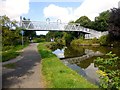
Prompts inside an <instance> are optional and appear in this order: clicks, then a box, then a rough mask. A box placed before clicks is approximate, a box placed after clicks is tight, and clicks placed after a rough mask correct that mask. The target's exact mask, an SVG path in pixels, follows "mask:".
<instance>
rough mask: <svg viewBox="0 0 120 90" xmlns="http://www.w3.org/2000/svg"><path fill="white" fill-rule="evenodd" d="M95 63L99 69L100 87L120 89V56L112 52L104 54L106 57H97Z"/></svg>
mask: <svg viewBox="0 0 120 90" xmlns="http://www.w3.org/2000/svg"><path fill="white" fill-rule="evenodd" d="M94 61H95V64H96V65H97V66H98V68H99V69H100V70H99V71H98V72H99V74H100V79H101V85H100V86H101V88H109V89H120V67H119V64H120V58H119V57H117V56H116V55H115V54H112V52H109V53H107V54H106V58H100V57H98V58H97V59H96V60H94Z"/></svg>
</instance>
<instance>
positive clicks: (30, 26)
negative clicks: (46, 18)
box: [22, 21, 108, 38]
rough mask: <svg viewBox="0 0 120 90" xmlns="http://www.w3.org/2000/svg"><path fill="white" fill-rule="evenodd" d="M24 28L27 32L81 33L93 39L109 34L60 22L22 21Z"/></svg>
mask: <svg viewBox="0 0 120 90" xmlns="http://www.w3.org/2000/svg"><path fill="white" fill-rule="evenodd" d="M22 28H24V29H27V30H43V31H44V30H46V31H48V30H49V31H50V30H51V31H54V30H55V31H56V30H57V31H81V32H84V33H86V34H90V36H91V38H92V37H97V38H99V37H100V36H102V35H106V34H108V32H107V31H106V32H101V31H96V30H93V29H89V28H85V27H83V26H80V24H79V23H61V22H60V23H58V22H40V21H22Z"/></svg>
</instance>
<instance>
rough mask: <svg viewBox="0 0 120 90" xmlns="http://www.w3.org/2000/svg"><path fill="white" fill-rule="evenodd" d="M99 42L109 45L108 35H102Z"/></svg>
mask: <svg viewBox="0 0 120 90" xmlns="http://www.w3.org/2000/svg"><path fill="white" fill-rule="evenodd" d="M99 42H100V44H101V45H103V46H106V45H108V35H104V36H101V37H100V39H99Z"/></svg>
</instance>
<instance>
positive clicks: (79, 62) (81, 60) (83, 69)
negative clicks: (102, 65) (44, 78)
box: [53, 45, 120, 85]
mask: <svg viewBox="0 0 120 90" xmlns="http://www.w3.org/2000/svg"><path fill="white" fill-rule="evenodd" d="M110 51H112V52H113V53H114V54H116V55H117V56H119V55H120V54H119V53H120V50H119V47H104V46H75V45H74V46H63V47H62V48H61V47H59V45H58V47H57V46H56V47H55V49H53V53H54V54H55V55H57V57H58V58H60V59H61V61H62V62H63V63H64V64H65V65H66V66H68V67H69V68H71V69H72V70H74V71H75V72H77V73H78V74H79V75H82V76H83V77H85V78H86V79H87V80H88V81H90V82H91V83H93V84H97V85H99V84H100V82H99V74H98V73H97V70H98V67H97V66H96V64H95V62H94V60H96V58H97V57H104V55H105V54H106V53H108V52H110Z"/></svg>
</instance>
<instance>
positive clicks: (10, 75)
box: [2, 43, 44, 88]
mask: <svg viewBox="0 0 120 90" xmlns="http://www.w3.org/2000/svg"><path fill="white" fill-rule="evenodd" d="M37 45H38V44H37V43H32V44H30V45H29V46H28V47H27V48H25V49H24V51H23V53H22V54H21V56H22V58H21V60H19V61H17V62H16V63H12V64H8V65H5V66H6V67H7V66H8V67H9V68H10V67H12V69H4V68H3V75H2V76H3V77H2V78H3V88H43V87H44V85H43V82H42V74H41V70H40V69H41V68H40V67H41V66H40V65H41V64H40V62H41V61H40V55H39V53H38V51H37ZM16 59H17V58H16Z"/></svg>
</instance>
